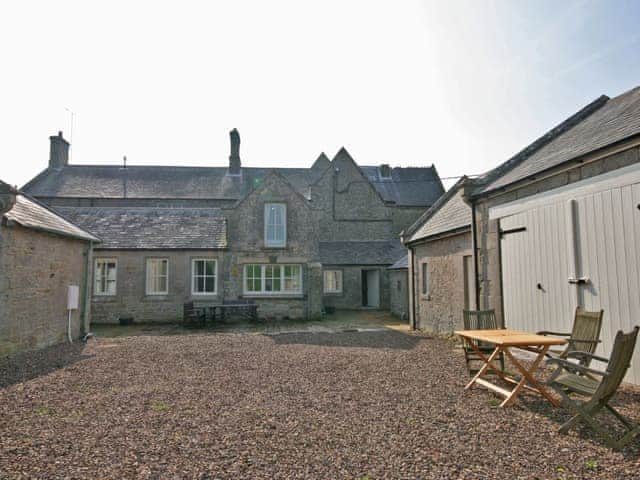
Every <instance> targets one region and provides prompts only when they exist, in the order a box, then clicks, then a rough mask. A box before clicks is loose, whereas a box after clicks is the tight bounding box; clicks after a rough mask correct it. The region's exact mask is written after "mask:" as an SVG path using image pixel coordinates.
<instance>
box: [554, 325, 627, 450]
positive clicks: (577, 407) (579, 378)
mask: <svg viewBox="0 0 640 480" xmlns="http://www.w3.org/2000/svg"><path fill="white" fill-rule="evenodd" d="M638 330H640V327H637V326H636V327H635V328H634V329H633V330H632V331H631V332H629V333H623V332H622V331H619V332H618V333H617V335H616V339H615V343H614V345H613V351H612V352H611V357H610V358H609V360H607V359H606V358H603V357H598V356H596V355H594V354H592V353H587V352H569V353H567V355H566V358H554V359H551V360H549V361H548V363H555V364H557V365H558V368H557V369H556V370H555V372H553V374H552V375H551V377H550V378H549V380H548V381H547V384H548V385H549V386H550V387H551V388H553V389H554V390H555V391H556V392H558V394H559V395H560V396H561V397H562V403H563V405H564V406H565V407H566V408H567V409H568V410H570V411H571V412H573V413H575V415H574V416H573V417H572V418H571V419H570V420H569V421H568V422H566V423H565V424H563V425H562V426H561V427H560V430H559V432H560V433H567V432H568V431H569V430H570V429H571V427H573V426H574V425H576V424H577V423H578V421H580V420H583V421H584V422H586V423H587V424H588V425H589V426H590V427H591V428H592V429H593V430H595V431H596V432H597V433H598V434H599V435H601V436H602V438H603V439H604V441H605V443H606V444H607V445H608V446H609V447H611V448H613V449H616V450H618V449H620V448H622V447H624V446H625V445H626V444H627V443H628V442H630V441H631V440H632V439H633V437H635V436H636V435H638V434H640V425H635V424H634V423H632V422H631V420H629V419H628V418H625V417H623V416H622V415H621V414H620V413H619V412H618V411H616V410H615V409H614V408H613V407H612V406H611V405H609V401H610V400H611V398H612V397H613V396H614V395H615V393H616V391H617V390H618V387H619V386H620V383H622V380H623V379H624V376H625V374H626V372H627V369H628V368H629V364H630V363H631V357H632V356H633V350H634V348H635V346H636V340H637V339H638ZM584 357H591V359H594V360H598V361H601V362H608V363H607V369H606V371H604V372H603V371H600V370H595V369H593V368H589V367H586V366H584V365H580V364H575V363H572V362H570V361H569V360H571V359H574V358H575V359H578V360H581V359H583V358H584ZM576 370H577V371H580V373H582V375H577V374H576V373H574V372H575V371H576ZM586 374H589V375H590V376H594V377H595V376H597V377H599V380H595V379H594V378H591V377H587V376H586ZM573 394H578V395H580V396H583V397H588V398H587V399H586V400H583V401H580V400H573V399H572V398H571V396H572V395H573ZM603 408H605V409H606V410H608V411H609V412H610V413H611V414H612V415H613V416H614V417H616V418H617V419H618V420H619V421H620V422H621V423H622V424H623V425H624V427H625V429H626V433H625V434H624V435H622V437H619V438H614V436H613V435H611V434H610V433H609V432H608V431H607V429H606V428H605V427H604V425H602V424H601V423H599V422H597V421H596V419H595V418H594V417H595V415H596V413H598V412H599V411H600V410H602V409H603Z"/></svg>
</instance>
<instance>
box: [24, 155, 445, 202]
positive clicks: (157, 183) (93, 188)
mask: <svg viewBox="0 0 640 480" xmlns="http://www.w3.org/2000/svg"><path fill="white" fill-rule="evenodd" d="M328 164H329V160H328V159H327V158H326V156H324V155H321V156H320V157H319V158H318V160H317V161H316V163H315V164H314V165H315V168H314V167H312V168H254V167H242V175H240V176H229V175H227V167H169V166H128V167H127V168H122V167H121V166H117V165H68V166H66V167H63V168H59V169H47V170H45V171H43V172H42V173H41V174H40V175H38V176H37V177H36V178H34V179H33V180H32V181H30V182H29V183H27V184H26V185H25V186H24V187H23V189H24V190H25V191H26V192H28V193H29V194H30V195H32V196H36V197H93V198H96V197H98V198H181V199H189V198H191V199H223V200H240V199H242V198H244V197H245V195H247V193H249V192H250V191H251V190H253V189H254V188H256V187H257V186H259V185H260V182H261V181H262V179H263V178H264V177H265V176H266V175H267V174H268V173H269V171H272V170H274V171H276V172H277V173H279V174H280V175H282V176H283V177H284V178H285V179H286V180H287V181H288V182H289V183H291V185H292V186H293V187H294V188H295V189H296V190H297V191H298V192H300V193H301V194H302V195H304V196H305V197H307V198H308V197H309V193H310V186H311V185H312V184H313V183H315V182H316V181H317V180H318V179H319V178H320V176H321V175H322V173H323V172H324V170H325V169H326V168H328ZM323 166H327V167H326V168H323ZM362 169H363V171H365V172H366V173H365V174H366V175H367V177H368V178H369V180H370V181H372V184H373V186H374V187H375V188H376V190H377V191H378V192H379V193H380V194H381V196H382V198H383V199H384V200H385V201H390V202H395V203H397V204H398V205H412V206H427V205H432V204H433V203H434V202H435V201H436V200H437V199H438V197H439V196H440V195H441V194H442V193H443V191H444V189H443V187H442V182H441V181H440V178H439V176H438V173H437V171H436V170H435V168H434V167H433V166H431V167H424V168H419V167H409V168H394V169H393V173H392V178H391V180H380V179H379V178H378V176H377V175H378V174H377V172H378V167H362Z"/></svg>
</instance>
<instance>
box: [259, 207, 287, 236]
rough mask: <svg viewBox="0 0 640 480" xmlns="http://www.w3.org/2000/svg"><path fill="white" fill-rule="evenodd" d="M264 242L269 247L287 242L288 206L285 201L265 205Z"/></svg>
mask: <svg viewBox="0 0 640 480" xmlns="http://www.w3.org/2000/svg"><path fill="white" fill-rule="evenodd" d="M264 244H265V246H267V247H284V246H286V244H287V206H286V205H285V204H284V203H266V204H265V205H264Z"/></svg>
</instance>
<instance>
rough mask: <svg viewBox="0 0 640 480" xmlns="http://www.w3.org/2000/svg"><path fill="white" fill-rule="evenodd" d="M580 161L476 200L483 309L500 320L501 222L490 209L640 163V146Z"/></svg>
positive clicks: (479, 276)
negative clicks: (492, 313) (512, 188)
mask: <svg viewBox="0 0 640 480" xmlns="http://www.w3.org/2000/svg"><path fill="white" fill-rule="evenodd" d="M583 160H584V161H583V162H582V163H576V164H575V165H574V167H573V168H572V169H570V170H568V171H567V170H565V171H559V170H560V169H561V168H562V169H566V168H567V167H566V165H565V166H563V167H559V168H558V169H557V170H558V173H556V174H555V175H550V176H549V177H548V178H545V179H544V180H540V181H537V182H529V181H527V182H525V183H523V184H522V185H521V186H519V187H518V188H516V189H514V190H511V191H509V192H506V193H502V194H498V195H494V196H491V197H489V198H481V199H478V200H477V201H476V228H477V238H478V252H477V255H478V282H479V285H480V308H482V309H486V308H493V309H495V310H496V316H497V318H498V321H499V322H501V323H503V322H504V320H503V315H502V279H501V278H500V250H499V248H500V241H499V235H498V231H499V222H498V220H489V209H490V208H491V207H493V206H497V205H502V204H505V203H509V202H513V201H515V200H518V199H524V198H527V197H530V196H532V195H535V194H537V193H542V192H547V191H549V190H553V189H555V188H558V187H561V186H563V185H569V184H571V183H575V182H578V181H580V180H584V179H587V178H593V177H596V176H598V175H600V174H603V173H606V172H609V171H612V170H616V169H618V168H622V167H626V166H628V165H632V164H635V163H638V162H640V147H634V148H630V149H628V150H625V151H623V152H620V153H617V154H613V155H610V156H607V157H604V158H600V159H597V160H595V161H593V162H591V163H588V164H586V165H585V164H583V163H585V162H586V161H588V160H589V159H588V158H585V159H583Z"/></svg>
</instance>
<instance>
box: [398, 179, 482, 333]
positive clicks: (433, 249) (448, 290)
mask: <svg viewBox="0 0 640 480" xmlns="http://www.w3.org/2000/svg"><path fill="white" fill-rule="evenodd" d="M466 184H468V179H467V178H466V177H462V178H461V179H460V180H459V181H458V182H457V183H456V184H455V185H454V186H453V187H451V189H449V191H447V193H445V194H444V195H443V196H442V197H440V199H439V200H438V201H437V202H436V203H435V205H433V206H432V207H431V208H430V209H429V210H427V211H426V212H425V213H424V214H423V215H422V216H421V217H420V218H419V219H418V220H417V221H416V222H415V223H414V224H413V225H411V226H410V227H409V228H408V229H407V230H406V231H405V232H404V233H403V236H402V239H403V242H404V244H405V245H406V246H407V248H408V250H409V254H408V262H407V263H408V279H409V285H408V292H409V293H408V297H409V323H410V325H411V326H412V327H413V328H419V329H422V330H428V331H432V332H441V333H442V332H447V333H450V332H452V331H453V330H455V329H457V328H461V327H462V326H463V324H462V310H464V309H473V308H474V307H475V299H474V281H473V248H472V243H471V208H470V207H469V205H468V204H467V203H466V202H465V199H464V191H465V185H466Z"/></svg>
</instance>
